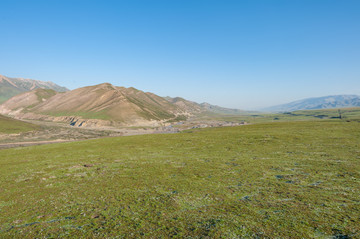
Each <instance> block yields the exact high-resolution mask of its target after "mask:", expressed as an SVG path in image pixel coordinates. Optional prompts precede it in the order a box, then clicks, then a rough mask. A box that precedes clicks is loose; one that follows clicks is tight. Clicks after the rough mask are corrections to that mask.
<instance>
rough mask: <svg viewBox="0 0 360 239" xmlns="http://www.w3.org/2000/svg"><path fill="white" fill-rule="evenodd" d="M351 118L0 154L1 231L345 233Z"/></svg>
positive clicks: (354, 136)
mask: <svg viewBox="0 0 360 239" xmlns="http://www.w3.org/2000/svg"><path fill="white" fill-rule="evenodd" d="M359 145H360V124H359V123H358V122H345V121H344V122H340V121H338V122H291V123H268V124H256V125H247V126H241V127H227V128H213V129H204V130H194V131H187V132H183V133H179V134H167V135H143V136H131V137H120V138H105V139H98V140H90V141H83V142H74V143H63V144H56V145H43V146H36V147H28V148H18V149H9V150H1V151H0V238H80V237H81V238H93V237H96V238H115V237H116V238H124V237H126V238H139V237H142V236H145V237H149V238H164V237H170V236H171V237H177V238H183V237H188V238H207V237H208V238H213V237H215V238H220V237H222V238H238V237H245V238H249V237H250V238H253V237H257V238H264V237H270V238H329V237H334V238H350V237H354V238H356V237H358V236H359V235H360V234H359V233H360V218H359V215H360V196H359V191H360V183H359V178H360V164H359V160H360V156H359V155H360V154H359V153H360V151H359Z"/></svg>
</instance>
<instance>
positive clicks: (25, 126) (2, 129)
mask: <svg viewBox="0 0 360 239" xmlns="http://www.w3.org/2000/svg"><path fill="white" fill-rule="evenodd" d="M36 129H38V126H36V125H33V124H30V123H26V122H23V121H20V120H16V119H12V118H9V117H6V116H3V115H0V134H15V133H21V132H27V131H31V130H36Z"/></svg>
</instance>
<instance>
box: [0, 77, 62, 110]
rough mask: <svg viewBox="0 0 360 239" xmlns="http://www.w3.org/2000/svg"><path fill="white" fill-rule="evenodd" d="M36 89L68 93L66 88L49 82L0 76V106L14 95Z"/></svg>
mask: <svg viewBox="0 0 360 239" xmlns="http://www.w3.org/2000/svg"><path fill="white" fill-rule="evenodd" d="M37 88H43V89H52V90H55V91H58V92H65V91H68V89H67V88H65V87H62V86H59V85H57V84H55V83H53V82H50V81H48V82H44V81H38V80H30V79H23V78H10V77H6V76H3V75H0V104H1V103H3V102H5V101H6V100H7V99H10V98H11V97H13V96H15V95H18V94H20V93H23V92H26V91H31V90H34V89H37Z"/></svg>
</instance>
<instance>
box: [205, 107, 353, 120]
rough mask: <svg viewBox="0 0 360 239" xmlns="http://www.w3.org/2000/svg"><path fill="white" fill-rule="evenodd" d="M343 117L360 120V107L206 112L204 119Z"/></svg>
mask: <svg viewBox="0 0 360 239" xmlns="http://www.w3.org/2000/svg"><path fill="white" fill-rule="evenodd" d="M340 116H341V119H342V120H344V121H360V107H354V108H342V109H320V110H300V111H293V112H287V113H261V112H259V113H256V112H253V113H248V112H245V113H244V114H243V115H220V114H206V115H203V116H202V117H201V118H202V119H216V120H225V121H232V122H242V121H245V122H248V123H265V122H288V121H320V120H334V119H339V118H340Z"/></svg>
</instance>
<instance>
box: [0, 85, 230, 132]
mask: <svg viewBox="0 0 360 239" xmlns="http://www.w3.org/2000/svg"><path fill="white" fill-rule="evenodd" d="M217 107H218V106H210V107H209V106H208V105H207V104H206V105H204V104H198V103H195V102H191V101H187V100H185V99H183V98H180V97H177V98H170V97H165V98H164V97H160V96H157V95H155V94H153V93H150V92H143V91H141V90H137V89H135V88H132V87H130V88H125V87H118V86H113V85H111V84H109V83H103V84H99V85H95V86H88V87H83V88H78V89H75V90H72V91H67V92H56V91H54V90H52V89H36V90H33V91H30V92H25V93H22V94H20V95H17V96H14V97H12V98H11V99H9V100H7V101H6V102H5V103H3V104H2V105H0V113H1V114H6V115H11V116H14V117H16V118H19V119H38V120H50V121H62V122H68V123H70V124H72V125H74V126H95V127H101V126H109V125H113V126H158V125H161V124H163V123H167V122H174V121H181V120H185V119H187V118H188V117H190V116H194V115H198V114H201V113H204V112H210V111H209V108H210V110H212V109H213V108H215V109H225V108H221V107H218V108H217Z"/></svg>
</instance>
